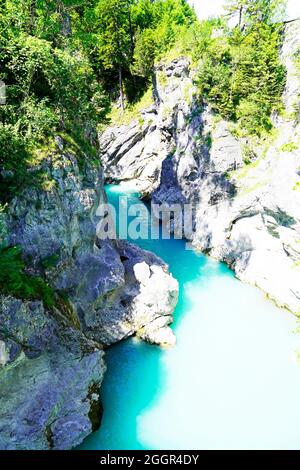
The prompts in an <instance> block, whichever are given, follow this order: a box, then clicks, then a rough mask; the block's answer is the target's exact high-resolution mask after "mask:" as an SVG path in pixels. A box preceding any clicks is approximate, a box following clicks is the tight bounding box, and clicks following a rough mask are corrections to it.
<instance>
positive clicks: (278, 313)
mask: <svg viewBox="0 0 300 470" xmlns="http://www.w3.org/2000/svg"><path fill="white" fill-rule="evenodd" d="M122 191H124V190H123V189H122V186H119V187H118V186H108V187H107V193H108V197H109V200H110V202H111V203H113V204H115V205H117V200H118V197H119V196H120V195H123V194H124V193H123V192H122ZM127 195H128V197H129V201H130V204H133V203H136V202H138V194H136V193H133V192H130V193H127ZM137 243H138V244H139V245H140V246H142V247H143V248H145V249H148V250H151V251H153V252H154V253H156V254H157V255H158V256H160V257H162V258H163V259H164V260H165V261H166V262H167V263H168V264H169V267H170V271H171V272H172V274H173V275H174V277H175V278H176V279H178V281H179V285H180V296H179V303H178V306H177V309H176V312H175V321H174V331H175V334H176V336H177V345H176V347H174V348H170V349H161V348H159V347H156V346H151V345H148V344H145V343H143V342H141V341H139V340H137V339H135V338H133V339H129V340H126V341H124V342H122V343H120V344H118V345H116V346H114V347H112V348H110V349H109V350H108V351H107V354H106V361H107V366H108V371H107V373H106V376H105V379H104V383H103V387H102V401H103V406H104V415H103V421H102V426H101V428H100V430H99V431H97V432H95V433H94V434H92V435H91V436H89V437H88V438H87V439H86V440H85V442H84V443H83V444H82V445H81V447H80V449H105V450H113V449H115V450H117V449H121V450H131V449H145V450H147V449H174V450H175V449H186V450H187V449H300V432H299V426H300V405H299V397H300V365H299V361H298V359H297V351H300V335H299V334H297V333H295V330H296V329H297V327H298V324H297V321H296V318H295V317H293V316H292V315H291V314H290V313H288V312H287V311H285V310H282V309H278V308H277V307H276V306H275V305H274V304H273V303H272V302H271V301H269V300H267V299H266V298H265V296H264V294H263V293H262V292H261V291H259V290H258V289H256V288H254V287H251V286H248V285H245V284H243V283H241V282H240V281H238V280H237V279H235V277H234V274H233V273H232V271H230V270H229V269H228V268H227V267H226V266H225V265H224V264H223V263H219V262H217V261H214V260H212V259H210V258H208V257H206V256H204V255H202V254H199V253H196V252H194V251H191V250H186V244H185V242H184V241H181V240H173V239H172V240H144V241H140V240H139V241H138V242H137Z"/></svg>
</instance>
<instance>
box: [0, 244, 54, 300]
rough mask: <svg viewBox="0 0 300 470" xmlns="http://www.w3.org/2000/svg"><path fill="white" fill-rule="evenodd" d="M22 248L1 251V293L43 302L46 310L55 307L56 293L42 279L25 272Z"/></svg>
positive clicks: (16, 247)
mask: <svg viewBox="0 0 300 470" xmlns="http://www.w3.org/2000/svg"><path fill="white" fill-rule="evenodd" d="M24 269H25V263H24V261H23V259H22V250H21V248H20V247H18V246H15V247H9V248H2V249H0V291H1V292H2V293H4V294H9V295H12V296H14V297H18V298H21V299H24V300H35V299H38V300H42V301H43V303H44V306H45V307H46V308H52V307H53V305H54V293H53V291H52V289H51V288H50V287H49V286H48V285H47V284H46V283H45V281H44V280H43V279H42V278H41V277H37V276H29V275H28V274H26V273H25V272H24Z"/></svg>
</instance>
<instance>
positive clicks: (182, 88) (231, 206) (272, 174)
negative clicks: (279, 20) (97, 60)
mask: <svg viewBox="0 0 300 470" xmlns="http://www.w3.org/2000/svg"><path fill="white" fill-rule="evenodd" d="M299 47H300V21H299V20H297V21H293V22H291V23H289V24H287V25H286V29H285V34H284V41H283V47H282V51H281V59H282V62H283V64H284V65H285V67H286V69H287V83H286V89H285V92H284V96H283V102H284V105H285V113H283V114H282V115H281V116H273V121H274V131H273V134H272V136H270V138H269V140H264V141H263V142H255V143H253V141H251V139H248V138H245V137H244V138H239V137H238V136H237V135H236V134H235V133H234V125H233V123H230V122H226V121H224V120H222V119H220V118H219V117H218V116H215V115H214V114H213V113H212V112H211V110H210V109H209V107H208V106H207V105H206V103H205V102H203V101H202V100H201V97H198V96H197V89H196V87H195V86H194V82H193V78H194V74H195V71H193V70H192V68H191V66H190V63H189V60H188V59H187V58H184V57H180V58H178V59H177V60H175V61H173V62H172V63H171V64H161V65H160V66H159V67H158V69H157V74H158V93H159V96H160V105H159V106H158V107H156V106H154V105H153V106H151V107H150V108H148V109H145V110H144V111H143V112H142V114H141V118H140V119H139V120H138V121H134V122H132V123H131V124H130V125H129V126H126V125H123V126H118V127H110V128H109V129H107V130H106V131H105V132H104V133H102V134H101V135H100V145H101V148H102V158H103V162H104V167H105V175H106V177H107V179H108V180H112V181H131V183H134V184H135V185H136V187H137V188H138V189H139V190H140V191H141V193H142V195H144V196H145V197H149V198H151V199H152V200H153V201H154V202H164V203H167V204H169V205H170V204H174V203H180V204H183V203H187V202H191V203H193V205H194V206H195V207H196V215H195V221H194V222H195V231H194V233H193V235H192V236H191V237H190V239H191V242H192V243H193V245H194V246H195V247H197V248H199V249H200V250H202V251H204V252H206V253H209V254H210V255H212V256H214V257H216V258H218V259H220V260H223V261H225V262H227V263H228V264H229V266H231V267H232V269H233V270H234V271H235V273H236V275H237V277H238V278H240V279H241V280H243V281H246V282H249V283H251V284H254V285H257V286H258V287H260V288H261V289H263V290H264V291H265V292H266V293H267V294H268V295H269V296H270V297H272V298H273V299H274V300H275V301H276V302H277V304H278V305H280V306H283V307H287V308H288V309H290V310H291V311H292V312H295V313H299V311H300V266H299V260H300V243H299V240H300V190H299V189H298V188H299V182H300V174H299V166H300V148H299V137H300V127H299V115H298V114H297V113H299V73H298V72H297V70H296V67H295V53H296V51H297V50H298V49H299ZM297 110H298V111H297ZM173 224H174V230H176V220H174V222H173Z"/></svg>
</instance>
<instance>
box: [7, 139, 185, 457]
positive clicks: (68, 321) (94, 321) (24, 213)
mask: <svg viewBox="0 0 300 470" xmlns="http://www.w3.org/2000/svg"><path fill="white" fill-rule="evenodd" d="M42 165H43V168H42V169H43V171H44V173H45V174H46V175H47V181H48V184H47V187H46V188H44V189H42V188H41V187H40V186H33V185H32V186H30V187H28V188H27V189H25V190H24V191H23V192H22V193H21V194H19V195H18V196H17V197H15V199H14V200H13V201H12V202H11V204H10V205H9V207H8V209H7V211H6V212H5V213H1V224H0V225H1V245H2V246H14V245H19V246H21V247H22V252H23V256H24V259H25V260H26V263H27V270H28V273H29V274H31V275H39V276H41V277H43V278H44V279H45V280H46V281H47V283H48V284H49V285H50V286H51V288H52V289H53V291H54V293H55V294H54V295H55V305H54V306H53V307H52V308H49V307H48V308H46V307H45V306H44V305H43V302H42V301H25V300H22V299H17V298H14V297H12V296H9V295H4V294H1V295H0V448H1V449H69V448H71V447H74V446H76V445H78V444H79V443H80V442H82V440H83V439H84V438H85V437H86V436H87V435H88V434H89V433H91V432H92V431H93V430H95V429H97V427H99V425H100V421H101V404H100V399H99V391H100V387H101V382H102V379H103V375H104V373H105V363H104V352H103V348H104V347H107V346H109V345H111V344H113V343H115V342H117V341H120V340H122V339H124V338H126V337H128V336H130V335H133V334H137V335H139V336H140V337H141V338H142V339H145V340H147V341H149V342H151V343H156V344H173V343H174V341H175V338H174V335H173V333H172V330H171V329H170V328H169V326H168V325H169V324H170V323H171V322H172V313H173V310H174V308H175V306H176V303H177V295H178V284H177V281H175V279H174V278H173V277H172V276H171V275H170V274H169V273H168V268H167V266H166V265H165V264H164V263H163V262H162V261H161V260H160V259H159V258H157V257H156V256H154V255H153V254H151V253H148V252H145V251H143V250H141V249H139V248H137V247H135V246H132V245H130V244H128V243H126V242H122V243H121V242H118V241H100V240H98V239H97V237H96V225H97V223H98V219H99V218H98V217H97V216H96V212H97V208H98V206H99V204H100V203H101V202H105V201H106V196H105V193H104V187H103V178H102V170H101V168H100V167H99V166H98V167H97V166H95V165H90V164H88V163H84V164H82V165H81V166H80V167H79V166H78V161H77V159H76V158H75V156H74V155H72V154H71V153H69V152H68V150H67V149H66V148H65V143H64V142H63V141H62V140H61V139H60V138H57V139H56V150H55V151H53V152H52V153H51V154H49V157H48V159H47V160H46V161H44V163H43V164H42Z"/></svg>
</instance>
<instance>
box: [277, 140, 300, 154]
mask: <svg viewBox="0 0 300 470" xmlns="http://www.w3.org/2000/svg"><path fill="white" fill-rule="evenodd" d="M298 148H299V145H297V144H296V143H295V142H288V143H286V144H284V145H282V146H281V147H280V149H279V150H280V151H281V152H294V151H295V150H298Z"/></svg>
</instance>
